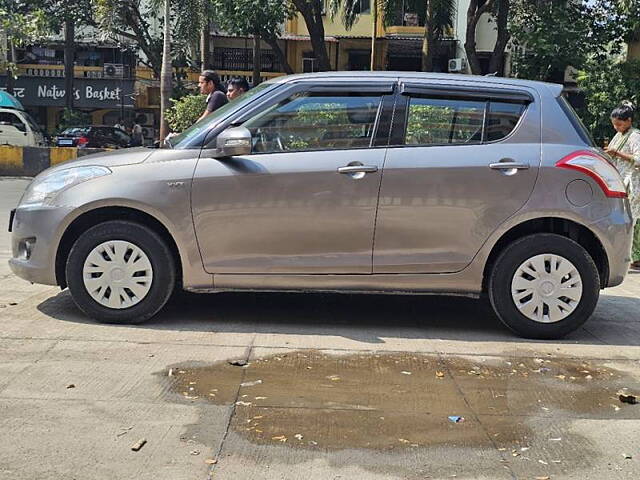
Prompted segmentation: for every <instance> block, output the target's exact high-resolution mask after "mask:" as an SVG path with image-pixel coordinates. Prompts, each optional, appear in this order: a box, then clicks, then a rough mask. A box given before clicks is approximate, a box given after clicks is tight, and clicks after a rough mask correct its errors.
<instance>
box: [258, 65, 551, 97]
mask: <svg viewBox="0 0 640 480" xmlns="http://www.w3.org/2000/svg"><path fill="white" fill-rule="evenodd" d="M400 79H403V80H404V79H406V80H422V81H437V82H443V83H444V82H455V83H465V84H469V83H472V84H477V85H482V86H484V87H494V88H500V87H521V88H522V87H525V88H532V89H534V90H536V91H537V92H539V93H541V94H543V95H544V94H547V95H548V94H550V95H552V96H554V97H558V96H559V95H560V94H561V93H562V89H563V86H562V85H560V84H557V83H546V82H538V81H535V80H522V79H519V78H509V77H494V76H490V77H488V76H480V75H464V74H453V73H434V72H388V71H383V72H379V71H373V72H366V71H365V72H363V71H348V72H316V73H302V74H296V75H286V76H281V77H276V78H274V79H272V80H270V82H271V83H289V82H296V81H314V80H316V81H318V80H325V81H328V80H351V81H352V80H357V81H363V82H375V81H380V80H392V81H398V80H400Z"/></svg>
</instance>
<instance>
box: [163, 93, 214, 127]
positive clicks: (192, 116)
mask: <svg viewBox="0 0 640 480" xmlns="http://www.w3.org/2000/svg"><path fill="white" fill-rule="evenodd" d="M171 104H172V105H171V107H169V109H168V110H167V111H166V113H165V116H166V119H167V123H168V124H169V128H170V129H171V130H172V131H173V132H182V131H183V130H186V129H187V128H189V127H190V126H191V125H193V124H194V123H196V120H198V118H199V117H200V115H202V112H203V111H204V108H205V96H204V95H186V96H184V97H182V98H180V99H179V100H175V99H173V98H172V99H171Z"/></svg>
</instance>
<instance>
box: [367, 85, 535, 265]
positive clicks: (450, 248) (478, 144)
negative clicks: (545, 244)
mask: <svg viewBox="0 0 640 480" xmlns="http://www.w3.org/2000/svg"><path fill="white" fill-rule="evenodd" d="M534 95H535V92H534V91H527V90H525V89H523V90H517V89H513V90H503V89H500V90H497V89H487V90H486V91H479V90H478V89H477V88H473V89H471V88H466V87H459V88H450V87H447V88H442V87H438V86H425V85H418V84H410V83H404V84H403V85H402V89H401V95H400V96H399V98H398V101H397V102H396V111H395V114H394V125H393V126H392V135H391V145H390V148H389V150H388V153H387V157H386V160H385V165H384V171H383V179H382V186H381V191H380V200H379V207H378V217H377V223H376V234H375V243H374V256H373V263H374V273H447V272H457V271H460V270H462V269H463V268H465V267H466V266H467V265H468V264H469V263H470V262H471V260H472V259H473V257H474V256H475V254H476V253H477V252H478V250H479V249H480V247H481V246H482V245H483V243H484V242H485V241H486V240H487V238H488V237H489V235H491V233H492V232H493V231H494V230H495V229H496V228H497V227H498V226H499V225H500V224H501V223H502V222H504V221H505V220H506V219H507V218H509V217H510V216H511V215H513V214H514V213H515V212H516V211H517V210H518V209H520V208H521V207H522V206H523V205H524V203H525V202H526V201H527V199H528V198H529V196H530V194H531V192H532V190H533V186H534V183H535V180H536V176H537V173H538V167H539V164H540V120H539V119H540V111H539V106H538V102H536V101H535V99H536V97H535V96H534Z"/></svg>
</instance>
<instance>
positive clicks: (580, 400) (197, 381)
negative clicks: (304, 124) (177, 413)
mask: <svg viewBox="0 0 640 480" xmlns="http://www.w3.org/2000/svg"><path fill="white" fill-rule="evenodd" d="M243 363H244V362H243V361H242V359H240V362H236V363H235V364H233V361H222V362H218V363H216V364H213V365H198V366H195V365H189V364H186V365H180V364H177V365H172V366H170V367H168V368H167V369H166V370H164V371H163V372H160V373H159V374H158V376H159V381H160V382H162V383H163V384H165V385H168V386H169V387H170V389H171V391H172V392H173V393H174V396H173V398H172V401H175V402H189V403H196V404H197V403H212V404H216V405H227V406H233V407H234V413H233V418H232V420H231V422H230V428H231V430H232V431H233V432H234V434H236V435H238V436H239V437H241V438H242V439H244V440H246V441H247V442H249V443H251V444H255V445H273V446H278V447H279V448H281V449H303V450H306V451H308V452H309V453H310V454H316V455H318V456H323V455H325V454H327V453H329V452H332V451H337V450H351V449H365V450H373V451H380V452H384V453H386V454H390V453H397V452H404V453H406V451H411V453H410V454H411V455H413V456H417V457H419V456H421V455H422V454H423V453H425V452H427V451H428V450H429V449H433V448H434V447H446V448H449V449H451V448H453V449H455V448H460V453H461V454H464V452H467V453H468V452H469V451H471V450H474V449H479V450H483V449H484V450H486V449H489V450H492V451H494V452H495V453H496V458H495V465H494V468H497V469H501V468H502V469H504V470H505V471H507V472H508V473H510V474H511V475H512V476H514V477H515V476H517V474H516V473H515V472H516V470H517V468H515V469H514V468H513V467H512V465H513V464H514V463H515V464H522V463H528V462H534V463H536V465H537V470H538V471H539V472H540V476H541V477H544V476H547V475H548V476H551V475H558V474H561V473H564V472H568V471H571V472H576V471H583V472H584V474H585V475H587V474H588V472H589V469H590V467H592V466H593V465H594V464H595V463H600V462H602V459H601V458H599V456H598V454H597V452H596V451H595V450H593V449H591V448H589V442H588V441H587V440H586V439H585V438H579V437H580V436H579V435H578V434H577V433H575V432H572V431H571V430H570V428H569V427H570V423H571V422H572V421H573V420H575V419H578V418H590V419H598V420H621V419H640V406H638V405H630V404H625V403H622V402H621V401H620V399H619V395H618V392H619V390H621V389H624V388H626V389H628V391H640V382H638V380H637V379H636V378H634V377H633V376H632V375H630V373H629V371H628V369H629V367H632V369H633V368H635V369H636V371H637V369H638V367H639V366H640V363H638V364H636V365H626V367H624V368H625V369H624V370H618V369H617V368H614V367H612V366H610V365H609V364H607V363H606V362H598V361H583V360H580V359H575V358H563V357H558V356H552V355H551V354H549V355H545V356H544V357H513V358H499V357H475V356H471V357H465V356H451V355H444V356H443V355H418V354H411V353H409V354H404V353H384V354H371V353H369V354H338V355H336V354H327V353H323V352H320V351H316V350H304V351H292V352H287V353H280V354H274V355H268V356H263V357H259V358H254V359H252V360H250V361H249V362H248V363H246V364H245V365H243ZM625 370H627V371H625ZM541 421H542V422H541ZM203 423H204V419H203ZM541 424H542V427H541ZM550 427H551V428H550ZM189 433H190V435H191V438H198V436H199V434H201V433H202V430H201V428H199V427H193V428H192V429H191V430H190V432H189ZM576 445H581V447H580V450H579V451H577V450H576V448H575V446H576ZM633 453H635V452H622V453H621V455H622V456H624V455H629V456H632V454H633ZM635 454H636V455H638V453H635ZM624 460H631V459H624ZM361 466H362V468H364V469H365V470H366V469H369V468H371V470H372V471H373V472H374V473H375V472H378V473H384V468H383V469H380V466H376V465H371V464H370V462H363V464H362V465H361ZM389 467H390V465H389V464H387V465H386V467H385V468H389ZM398 467H399V466H397V465H396V466H393V468H391V471H394V472H397V471H398ZM476 468H477V465H476V464H475V463H473V462H471V463H467V464H466V465H465V464H462V465H458V466H455V467H452V465H451V464H450V463H449V464H447V465H445V466H440V467H437V466H431V468H425V469H423V470H418V471H405V472H404V473H403V478H425V475H428V474H429V473H430V474H432V475H436V476H441V475H446V476H449V475H455V476H461V475H465V476H469V475H473V472H474V471H475V469H476ZM214 471H215V470H214ZM220 478H224V477H220ZM427 478H428V477H427ZM468 478H473V477H468ZM584 478H586V477H584Z"/></svg>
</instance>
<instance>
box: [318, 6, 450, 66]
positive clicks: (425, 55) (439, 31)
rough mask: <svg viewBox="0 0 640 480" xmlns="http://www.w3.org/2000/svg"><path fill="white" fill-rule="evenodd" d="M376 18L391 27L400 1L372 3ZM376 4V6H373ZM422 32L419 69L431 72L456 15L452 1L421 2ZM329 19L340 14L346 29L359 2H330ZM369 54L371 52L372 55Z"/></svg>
mask: <svg viewBox="0 0 640 480" xmlns="http://www.w3.org/2000/svg"><path fill="white" fill-rule="evenodd" d="M372 1H373V2H374V3H375V4H374V5H372V8H374V11H375V12H376V16H377V14H378V13H381V14H382V18H383V23H384V25H385V26H390V25H393V23H394V21H395V20H396V16H397V13H398V12H399V11H400V10H401V7H402V0H372ZM376 2H377V3H376ZM424 2H425V3H424V33H423V36H422V70H423V71H425V72H430V71H432V70H433V59H434V57H435V54H436V53H437V50H438V42H439V40H441V39H442V38H444V37H445V36H446V33H447V31H448V30H450V29H452V28H453V24H454V22H455V15H456V0H424ZM329 5H330V9H331V15H332V17H335V16H336V15H337V14H338V13H341V15H342V23H343V24H344V26H345V28H346V29H347V30H350V29H351V28H352V27H353V25H354V24H355V22H356V21H357V20H358V18H359V17H360V5H361V4H360V0H330V4H329ZM372 53H373V52H372Z"/></svg>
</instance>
